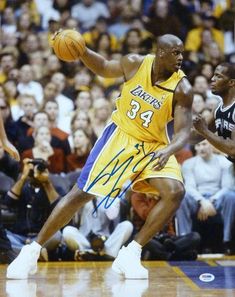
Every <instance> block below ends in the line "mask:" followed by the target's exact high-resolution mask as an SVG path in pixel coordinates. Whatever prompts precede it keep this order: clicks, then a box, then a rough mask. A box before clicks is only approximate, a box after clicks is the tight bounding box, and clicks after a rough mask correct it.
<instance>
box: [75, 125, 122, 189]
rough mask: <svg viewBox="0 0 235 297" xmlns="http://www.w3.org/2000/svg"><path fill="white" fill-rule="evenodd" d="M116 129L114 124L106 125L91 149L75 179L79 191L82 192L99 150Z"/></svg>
mask: <svg viewBox="0 0 235 297" xmlns="http://www.w3.org/2000/svg"><path fill="white" fill-rule="evenodd" d="M116 128H117V126H116V125H115V124H114V123H112V124H110V125H108V126H107V127H106V128H105V130H104V131H103V133H102V135H101V136H100V138H99V139H98V140H97V141H96V143H95V145H94V147H93V149H92V150H91V152H90V155H89V157H88V159H87V161H86V164H85V165H84V167H83V169H82V171H81V174H80V176H79V178H78V179H77V185H78V187H79V189H81V190H82V189H83V188H84V186H85V184H86V182H87V179H88V176H89V174H90V171H91V168H92V166H93V164H94V162H95V161H96V159H97V157H98V156H99V154H100V152H101V150H102V149H103V147H104V146H105V144H106V143H107V141H108V140H109V139H110V137H111V136H112V134H113V133H114V131H115V129H116Z"/></svg>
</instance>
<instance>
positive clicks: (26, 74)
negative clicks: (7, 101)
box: [20, 65, 33, 83]
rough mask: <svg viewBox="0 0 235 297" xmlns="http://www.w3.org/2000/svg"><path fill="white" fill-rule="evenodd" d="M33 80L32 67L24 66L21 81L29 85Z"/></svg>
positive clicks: (21, 71) (21, 70)
mask: <svg viewBox="0 0 235 297" xmlns="http://www.w3.org/2000/svg"><path fill="white" fill-rule="evenodd" d="M32 80H33V71H32V68H31V66H30V65H24V66H22V67H21V69H20V81H21V82H22V83H29V82H30V81H32Z"/></svg>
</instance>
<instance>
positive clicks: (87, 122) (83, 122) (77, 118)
mask: <svg viewBox="0 0 235 297" xmlns="http://www.w3.org/2000/svg"><path fill="white" fill-rule="evenodd" d="M77 129H83V130H84V131H86V133H87V134H88V135H89V137H90V140H91V143H92V144H94V143H95V142H96V140H97V136H96V134H95V132H94V130H93V128H92V125H91V119H90V117H89V115H88V114H87V113H86V112H85V111H83V110H79V109H77V110H75V113H74V115H73V116H72V118H71V132H72V133H74V132H75V131H76V130H77ZM70 145H71V147H73V141H72V139H71V136H70Z"/></svg>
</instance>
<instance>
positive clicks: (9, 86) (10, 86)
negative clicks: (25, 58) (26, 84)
mask: <svg viewBox="0 0 235 297" xmlns="http://www.w3.org/2000/svg"><path fill="white" fill-rule="evenodd" d="M4 87H5V90H6V92H7V94H8V95H9V97H10V98H15V97H16V94H17V88H16V83H15V82H14V81H13V80H9V81H7V82H5V84H4Z"/></svg>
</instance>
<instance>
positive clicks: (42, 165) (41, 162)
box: [29, 158, 48, 177]
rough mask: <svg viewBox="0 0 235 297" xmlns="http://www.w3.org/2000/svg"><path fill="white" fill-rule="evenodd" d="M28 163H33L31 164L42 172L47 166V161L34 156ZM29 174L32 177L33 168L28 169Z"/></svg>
mask: <svg viewBox="0 0 235 297" xmlns="http://www.w3.org/2000/svg"><path fill="white" fill-rule="evenodd" d="M29 164H33V166H34V167H36V168H37V170H38V171H39V172H44V171H45V170H46V169H47V168H48V164H47V162H46V161H45V160H43V159H41V158H35V159H33V160H32V161H30V162H29ZM29 176H30V177H34V170H33V169H31V170H30V171H29Z"/></svg>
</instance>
